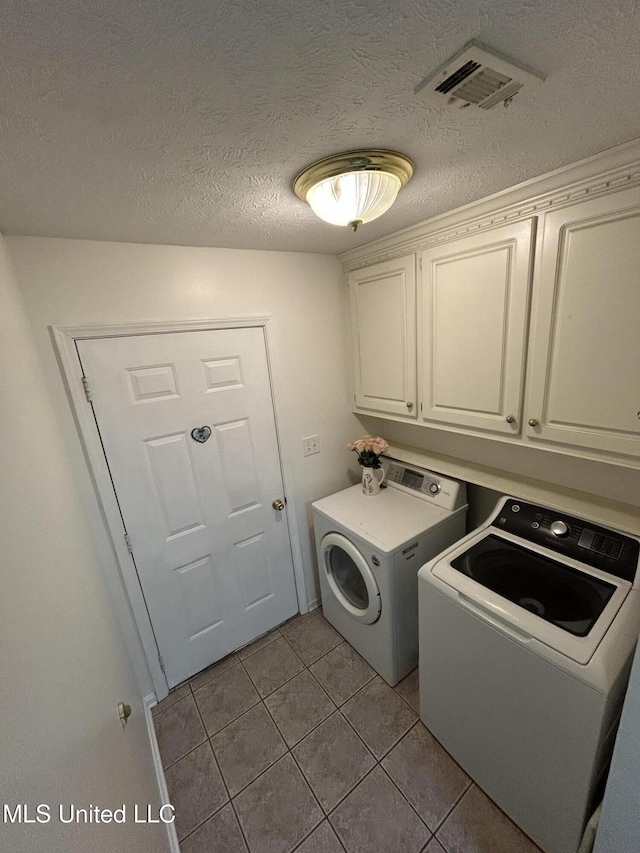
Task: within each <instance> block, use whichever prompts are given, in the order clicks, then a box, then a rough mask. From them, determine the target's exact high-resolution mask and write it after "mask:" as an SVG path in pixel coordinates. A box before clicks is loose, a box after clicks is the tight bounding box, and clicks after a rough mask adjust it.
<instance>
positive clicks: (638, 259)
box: [527, 189, 640, 456]
mask: <svg viewBox="0 0 640 853" xmlns="http://www.w3.org/2000/svg"><path fill="white" fill-rule="evenodd" d="M544 228H545V231H544V242H543V250H542V255H541V261H540V266H539V269H538V279H537V282H536V284H537V287H536V289H535V293H536V302H535V305H534V323H535V325H534V326H533V327H532V328H534V330H535V335H534V337H533V340H532V358H531V375H530V382H529V388H530V392H529V402H528V416H529V418H531V419H532V420H533V421H534V424H532V425H530V427H528V428H527V438H528V439H529V440H530V441H540V440H542V441H545V440H546V441H554V442H561V443H563V444H570V445H573V446H574V447H584V448H592V449H594V450H601V451H605V452H611V453H614V454H619V453H622V454H628V455H635V456H637V455H638V454H640V415H639V413H638V409H640V397H639V395H638V386H639V382H638V378H639V377H640V347H639V346H638V318H639V317H640V288H639V287H638V268H639V266H640V190H638V189H630V190H626V191H624V192H619V193H614V194H613V195H610V196H606V197H604V198H593V199H588V200H586V201H582V202H580V203H577V204H574V205H570V206H569V207H566V208H564V209H561V210H558V211H554V212H552V213H548V214H546V216H545V225H544Z"/></svg>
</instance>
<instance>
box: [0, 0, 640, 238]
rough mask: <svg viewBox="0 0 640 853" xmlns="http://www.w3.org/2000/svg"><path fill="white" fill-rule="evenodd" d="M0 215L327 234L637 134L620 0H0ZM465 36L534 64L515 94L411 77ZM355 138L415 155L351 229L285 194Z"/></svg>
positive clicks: (13, 227) (448, 199) (15, 222)
mask: <svg viewBox="0 0 640 853" xmlns="http://www.w3.org/2000/svg"><path fill="white" fill-rule="evenodd" d="M2 8H3V11H2V28H1V30H0V71H1V76H0V122H1V134H2V136H1V143H0V145H1V149H0V150H1V151H2V157H1V158H0V230H2V231H3V232H4V233H6V234H23V235H24V234H28V235H41V236H54V237H76V238H86V239H97V240H119V241H126V242H144V243H169V244H183V245H196V246H228V247H241V248H256V249H285V250H291V251H320V252H340V251H344V250H346V249H349V248H352V247H354V246H358V245H361V244H363V243H367V242H369V241H371V240H373V239H376V238H378V237H382V236H384V235H386V234H389V233H391V232H393V231H396V230H398V229H400V228H404V227H406V226H408V225H413V224H415V223H417V222H419V221H421V220H423V219H426V218H428V217H430V216H433V215H435V214H437V213H440V212H443V211H446V210H450V209H451V208H453V207H457V206H459V205H461V204H464V203H466V202H469V201H472V200H474V199H476V198H480V197H482V196H485V195H488V194H490V193H492V192H495V191H498V190H500V189H503V188H505V187H508V186H511V185H513V184H515V183H518V182H520V181H522V180H525V179H527V178H531V177H533V176H535V175H539V174H541V173H543V172H547V171H549V170H551V169H554V168H556V167H558V166H562V165H564V164H567V163H570V162H573V161H575V160H578V159H580V158H582V157H585V156H587V155H590V154H593V153H595V152H597V151H600V150H603V149H604V148H608V147H610V146H612V145H615V144H617V143H619V142H623V141H625V140H628V139H631V138H633V137H636V136H640V86H638V85H637V81H638V72H639V71H640V67H639V66H640V59H639V53H638V33H640V4H639V3H637V2H632V0H608V2H606V3H605V2H603V0H575V2H570V0H457V2H456V0H393V2H389V0H269V2H266V0H233V2H216V0H213V2H212V0H108V2H105V0H39V2H32V0H4V2H3V4H2ZM471 38H476V39H478V40H480V41H482V42H484V43H485V44H487V45H489V46H490V47H493V48H494V49H496V50H498V51H500V52H502V53H505V54H507V55H510V56H512V57H513V58H514V59H515V60H517V61H519V62H520V63H522V64H525V65H527V66H530V67H532V68H534V69H537V70H539V71H540V72H542V73H543V74H545V75H546V76H547V81H546V83H544V84H543V85H541V86H539V87H537V88H535V89H533V90H532V91H531V92H529V93H527V92H526V91H524V92H523V93H521V94H520V95H519V96H518V97H516V99H515V101H514V103H513V104H512V106H511V107H510V108H509V109H504V108H503V107H499V108H496V109H495V110H493V111H491V112H490V113H487V114H480V115H475V114H472V112H471V110H466V111H463V112H462V113H460V112H455V111H454V112H449V111H447V110H446V109H444V108H439V107H433V106H430V105H428V104H427V103H425V102H424V101H423V100H422V99H420V98H417V97H416V96H415V95H414V94H413V90H414V87H415V86H416V85H417V84H418V83H419V82H420V81H421V80H422V79H423V78H424V77H426V76H427V75H428V74H430V73H431V72H433V71H434V70H436V69H437V68H438V66H440V65H441V64H442V63H443V62H445V61H446V60H447V59H448V58H449V56H450V55H451V54H452V53H454V52H455V51H457V50H458V49H459V48H460V47H462V45H464V44H465V43H466V42H467V41H469V40H470V39H471ZM359 147H384V148H396V149H398V150H400V151H402V152H403V153H405V154H407V155H408V156H409V157H411V158H412V159H413V161H414V163H415V165H416V171H415V175H414V178H413V180H412V181H411V183H410V184H409V185H408V187H407V188H406V189H405V190H404V191H403V192H402V193H401V195H400V196H399V198H398V200H397V202H396V204H395V205H394V207H393V208H392V209H391V211H390V212H388V213H387V214H385V216H383V217H382V218H381V219H379V220H377V221H376V222H373V223H370V224H369V225H366V226H363V227H362V228H361V229H360V230H359V231H358V232H357V233H356V234H353V233H352V232H350V231H348V230H347V229H340V228H336V227H334V226H331V225H327V224H325V223H322V222H320V220H318V219H316V218H315V216H314V215H313V214H312V213H311V210H310V209H309V208H308V207H307V206H306V205H305V204H303V203H302V202H300V201H299V200H298V199H297V198H296V196H295V195H294V194H293V191H292V189H291V184H292V181H293V178H294V177H295V175H296V174H297V172H298V171H299V170H300V169H301V168H303V167H304V166H306V165H307V164H308V163H310V162H311V161H312V160H315V159H317V158H319V157H324V156H326V155H328V154H332V153H336V152H339V151H343V150H348V149H351V148H359Z"/></svg>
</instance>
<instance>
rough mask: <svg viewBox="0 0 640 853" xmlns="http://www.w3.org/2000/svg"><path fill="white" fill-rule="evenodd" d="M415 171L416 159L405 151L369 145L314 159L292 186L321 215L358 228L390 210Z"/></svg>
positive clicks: (339, 223) (334, 223)
mask: <svg viewBox="0 0 640 853" xmlns="http://www.w3.org/2000/svg"><path fill="white" fill-rule="evenodd" d="M412 175H413V163H412V162H411V160H409V159H408V157H405V156H404V154H399V153H398V152H397V151H387V150H385V149H382V148H370V149H366V150H362V151H347V152H345V153H344V154H334V155H333V156H331V157H325V158H324V160H318V161H317V162H315V163H312V164H311V165H310V166H307V168H306V169H303V170H302V172H300V174H299V175H298V177H297V178H296V179H295V182H294V184H293V189H294V192H295V193H296V195H297V196H298V197H299V198H301V199H302V200H303V201H306V202H307V203H308V204H309V205H310V206H311V209H312V210H313V211H314V213H315V214H316V215H317V216H319V217H320V219H323V220H324V221H325V222H330V223H331V224H332V225H349V226H351V227H352V228H353V230H354V231H355V230H356V228H357V227H358V225H361V224H362V223H363V222H371V220H373V219H377V218H378V216H382V214H383V213H384V212H385V211H386V210H389V208H390V207H391V205H392V204H393V202H394V201H395V199H396V196H397V195H398V192H399V191H400V190H401V189H402V187H403V186H404V185H405V184H406V183H407V181H408V180H409V179H410V178H411V176H412Z"/></svg>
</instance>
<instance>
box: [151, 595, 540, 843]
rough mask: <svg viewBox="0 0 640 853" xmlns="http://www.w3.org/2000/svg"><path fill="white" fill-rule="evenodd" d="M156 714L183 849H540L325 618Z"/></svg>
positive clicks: (189, 689) (187, 687)
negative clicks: (476, 783)
mask: <svg viewBox="0 0 640 853" xmlns="http://www.w3.org/2000/svg"><path fill="white" fill-rule="evenodd" d="M153 714H154V723H155V728H156V734H157V736H158V743H159V745H160V752H161V755H162V761H163V765H164V768H165V774H166V778H167V786H168V788H169V795H170V797H171V802H172V803H173V804H174V805H175V806H176V812H177V817H176V828H177V831H178V837H179V839H180V849H181V851H182V853H247V851H249V853H291V851H293V850H295V851H296V853H345V851H346V853H421V851H424V853H540V851H539V849H538V848H537V847H536V846H535V845H534V844H533V843H532V842H531V841H530V840H529V839H528V838H527V837H526V836H525V835H523V833H522V832H520V830H519V829H518V828H517V827H516V826H515V825H514V824H513V823H512V822H511V821H510V820H509V819H508V818H507V817H506V816H505V815H504V814H503V813H502V812H501V811H500V810H499V809H498V808H497V807H496V806H495V805H494V803H492V802H491V800H490V799H489V798H488V797H486V796H485V795H484V794H483V793H482V791H481V790H480V789H479V788H478V787H477V786H476V785H474V784H473V783H472V782H471V780H470V779H469V777H468V776H467V775H466V773H465V772H464V771H463V770H462V769H461V768H460V767H459V766H458V765H457V764H456V763H455V762H454V761H453V760H452V759H451V757H450V756H449V755H448V754H447V753H446V752H445V750H444V749H443V748H442V747H441V746H440V744H439V743H438V742H437V741H436V740H435V738H434V737H433V736H432V735H431V734H430V733H429V732H428V731H427V729H426V728H425V727H424V726H423V724H422V723H421V722H420V720H419V719H418V671H417V670H415V671H414V672H413V673H411V674H410V675H409V676H407V678H405V679H404V681H402V682H401V683H400V684H399V685H398V686H397V687H396V688H394V689H391V688H390V687H389V686H388V685H387V684H386V682H384V681H383V680H382V679H381V678H380V676H378V675H376V673H375V672H374V671H373V669H371V667H370V666H369V665H368V664H367V663H366V662H365V661H364V660H363V659H362V658H361V657H360V656H359V655H358V654H357V653H356V652H355V651H354V650H353V649H352V648H351V646H350V645H349V644H348V643H346V642H345V641H344V640H343V639H342V637H341V636H340V635H339V634H338V633H337V632H336V631H334V629H333V628H332V627H331V625H329V623H328V622H327V621H326V620H325V619H324V618H323V617H322V614H321V613H320V612H319V611H316V612H314V613H312V614H306V615H304V616H296V617H295V618H294V619H292V620H290V621H289V622H286V623H285V624H284V625H281V626H280V627H279V628H277V629H276V630H275V631H272V632H271V633H270V634H268V635H267V636H266V637H262V638H260V639H259V640H257V641H256V642H255V643H252V644H251V645H250V646H247V647H246V648H245V649H242V650H241V651H239V652H238V653H237V654H233V655H231V656H230V657H228V658H226V659H225V660H224V661H221V662H220V663H217V664H214V666H212V667H209V669H207V670H205V671H204V672H201V673H199V674H198V675H196V676H195V677H194V678H192V679H191V681H190V682H188V683H187V684H183V685H181V686H180V687H178V688H176V689H175V690H173V691H172V692H171V693H170V694H169V696H168V697H167V698H166V699H164V700H163V701H162V702H161V703H160V704H159V705H157V706H156V708H154V711H153Z"/></svg>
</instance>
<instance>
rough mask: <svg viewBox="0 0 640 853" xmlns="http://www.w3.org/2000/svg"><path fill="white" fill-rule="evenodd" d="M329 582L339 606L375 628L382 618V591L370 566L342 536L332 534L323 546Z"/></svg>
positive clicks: (323, 559) (322, 557)
mask: <svg viewBox="0 0 640 853" xmlns="http://www.w3.org/2000/svg"><path fill="white" fill-rule="evenodd" d="M320 554H321V559H322V565H321V567H320V571H324V573H325V576H326V578H327V582H328V584H329V587H330V589H331V592H332V593H333V594H334V596H335V597H336V599H337V600H338V602H339V603H340V604H341V605H342V606H343V607H344V609H345V610H346V611H347V612H348V613H349V614H350V615H351V616H352V617H353V618H354V619H358V620H359V621H360V622H364V623H365V624H367V625H371V624H372V623H373V622H376V621H377V620H378V619H379V618H380V609H381V604H380V590H379V589H378V584H377V582H376V579H375V577H374V575H373V572H372V571H371V569H370V568H369V564H368V563H367V561H366V560H365V558H364V557H363V555H362V554H361V553H360V551H359V550H358V549H357V548H356V546H355V545H354V544H353V542H351V541H350V540H349V539H347V537H346V536H342V535H341V534H340V533H328V534H327V535H326V536H325V537H324V539H323V540H322V542H321V544H320Z"/></svg>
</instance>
